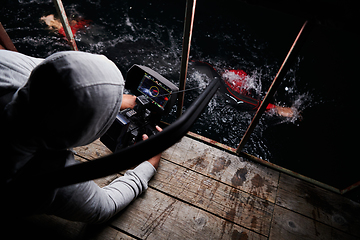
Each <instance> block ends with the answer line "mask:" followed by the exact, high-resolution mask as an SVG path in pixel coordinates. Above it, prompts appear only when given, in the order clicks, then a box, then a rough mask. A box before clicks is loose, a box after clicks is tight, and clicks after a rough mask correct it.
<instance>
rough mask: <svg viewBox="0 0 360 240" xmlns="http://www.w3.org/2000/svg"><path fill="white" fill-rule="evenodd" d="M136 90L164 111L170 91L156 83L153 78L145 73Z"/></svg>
mask: <svg viewBox="0 0 360 240" xmlns="http://www.w3.org/2000/svg"><path fill="white" fill-rule="evenodd" d="M137 90H138V91H139V92H141V93H142V94H144V95H145V96H147V97H148V99H150V101H152V102H153V103H155V105H157V106H158V107H160V108H161V109H162V110H164V107H165V105H166V103H167V102H168V101H169V98H170V96H171V93H172V90H171V89H170V88H168V87H167V86H165V85H164V84H162V83H161V82H159V81H157V80H156V79H155V78H154V77H153V76H151V75H149V74H147V73H145V74H144V77H143V78H142V80H141V82H140V84H139V86H138V88H137Z"/></svg>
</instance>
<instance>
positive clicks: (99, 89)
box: [0, 50, 156, 223]
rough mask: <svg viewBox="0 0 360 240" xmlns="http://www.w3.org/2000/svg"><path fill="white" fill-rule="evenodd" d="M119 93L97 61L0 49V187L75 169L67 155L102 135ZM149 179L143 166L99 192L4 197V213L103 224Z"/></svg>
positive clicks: (102, 61) (88, 186)
mask: <svg viewBox="0 0 360 240" xmlns="http://www.w3.org/2000/svg"><path fill="white" fill-rule="evenodd" d="M123 88H124V80H123V77H122V75H121V72H120V71H119V70H118V68H117V67H116V65H115V64H114V63H113V62H111V61H110V60H108V59H107V58H106V57H105V56H102V55H95V54H90V53H84V52H74V51H71V52H60V53H55V54H53V55H51V56H49V57H48V58H46V59H39V58H32V57H29V56H26V55H23V54H20V53H16V52H11V51H6V50H0V132H1V136H0V138H1V139H0V152H1V156H0V158H1V162H2V166H3V167H2V173H1V176H2V178H3V183H5V184H6V182H9V181H11V180H12V179H13V178H16V177H17V176H18V175H22V174H27V173H29V172H37V171H38V172H41V171H46V170H50V169H55V168H61V167H64V166H68V165H71V164H76V163H75V161H74V156H73V154H72V152H71V151H70V150H69V149H71V148H73V147H77V146H82V145H86V144H89V143H91V142H92V141H94V140H96V139H97V138H99V137H100V136H102V134H104V133H105V132H106V130H107V129H108V128H109V127H110V126H111V124H112V122H113V121H114V119H115V116H116V114H117V112H118V111H119V109H120V105H121V100H122V93H123ZM119 161H129V159H119ZM155 172H156V171H155V169H154V167H153V166H152V165H151V164H150V163H149V162H147V161H146V162H143V163H142V164H140V165H139V166H138V167H137V168H135V169H134V170H129V171H127V172H126V173H125V176H123V177H120V178H117V179H115V180H114V181H113V182H112V183H111V184H110V185H108V186H106V187H104V188H100V187H98V186H97V185H96V184H95V183H94V182H93V181H89V182H84V183H80V184H75V185H71V186H67V187H63V188H60V189H55V190H53V191H51V192H42V193H41V194H33V195H31V196H28V195H27V196H21V194H17V195H16V196H17V197H16V198H17V199H11V197H12V196H6V197H7V198H8V199H9V200H10V201H8V202H10V203H13V204H14V205H15V204H16V206H8V207H9V208H10V209H11V208H13V212H14V213H15V212H17V213H26V214H29V213H31V214H32V213H49V214H54V215H57V216H60V217H63V218H66V219H69V220H76V221H83V222H93V223H94V222H96V223H99V222H104V221H106V220H108V219H109V218H111V217H112V216H113V215H114V214H116V213H117V212H119V211H120V210H121V209H123V208H124V207H125V206H126V205H128V204H129V203H130V202H131V201H132V200H133V199H134V198H135V197H136V196H138V195H139V194H140V193H141V192H143V191H144V190H145V189H146V188H147V183H148V181H149V180H150V178H151V177H152V176H153V174H154V173H155ZM25 176H26V175H25ZM44 181H51V179H44ZM39 188H40V189H41V186H34V189H39ZM37 192H38V191H37ZM19 196H20V197H19Z"/></svg>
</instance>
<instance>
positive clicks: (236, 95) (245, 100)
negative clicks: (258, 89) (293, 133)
mask: <svg viewBox="0 0 360 240" xmlns="http://www.w3.org/2000/svg"><path fill="white" fill-rule="evenodd" d="M191 65H192V66H193V67H194V68H195V69H197V70H198V71H201V72H203V73H205V74H206V75H208V76H209V77H210V78H219V79H221V80H222V81H221V83H222V84H221V87H220V89H219V91H220V93H221V94H222V95H223V96H224V97H225V98H226V99H227V100H228V101H229V103H230V104H231V105H233V106H235V107H236V108H237V109H240V110H244V111H256V110H257V109H258V108H259V107H260V104H261V101H260V100H257V99H255V98H252V97H250V92H249V91H248V90H247V89H246V88H245V85H246V81H247V78H246V76H247V73H246V72H244V71H243V70H226V71H223V72H222V74H221V75H220V74H219V72H218V71H217V70H216V69H215V68H213V67H212V66H211V65H210V64H208V63H206V62H201V61H192V62H191ZM229 73H230V74H229ZM229 75H231V78H229ZM266 110H267V111H274V112H275V113H276V114H277V115H279V116H282V117H288V118H292V117H294V116H295V115H296V114H295V113H296V112H297V110H296V109H293V108H290V107H282V106H277V105H274V104H271V103H269V104H268V106H267V107H266ZM300 117H301V116H300Z"/></svg>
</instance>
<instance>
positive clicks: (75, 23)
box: [40, 14, 91, 37]
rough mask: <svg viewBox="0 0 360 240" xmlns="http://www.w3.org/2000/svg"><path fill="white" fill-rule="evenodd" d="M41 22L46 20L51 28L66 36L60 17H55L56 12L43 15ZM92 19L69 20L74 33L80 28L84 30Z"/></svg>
mask: <svg viewBox="0 0 360 240" xmlns="http://www.w3.org/2000/svg"><path fill="white" fill-rule="evenodd" d="M40 22H44V23H45V24H46V25H47V26H48V28H49V29H50V30H53V31H56V32H58V33H59V34H60V35H62V36H63V37H66V35H65V31H64V28H63V26H62V24H61V22H60V20H59V19H57V18H55V16H54V14H50V15H47V16H42V17H41V18H40ZM90 22H91V20H85V19H78V20H75V19H72V20H70V21H69V25H70V28H71V31H72V33H73V34H74V35H75V33H76V32H77V31H79V30H82V29H84V28H86V27H88V26H89V25H90Z"/></svg>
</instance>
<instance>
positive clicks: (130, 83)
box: [100, 64, 179, 152]
mask: <svg viewBox="0 0 360 240" xmlns="http://www.w3.org/2000/svg"><path fill="white" fill-rule="evenodd" d="M125 88H126V89H128V90H130V92H131V93H132V94H134V95H135V96H137V98H136V106H135V107H134V109H130V108H129V109H125V110H122V111H120V112H119V113H118V114H117V116H116V119H115V121H114V123H113V124H112V125H111V127H110V128H109V130H108V131H107V132H106V133H105V134H104V135H103V136H102V137H101V138H100V140H101V141H102V142H103V143H104V144H105V145H106V146H107V147H108V148H109V149H110V150H111V151H113V152H116V151H118V150H120V149H122V148H125V147H127V146H130V145H132V144H134V143H136V142H138V141H141V140H142V135H143V134H147V135H148V136H151V135H154V134H156V133H157V130H156V128H155V126H156V125H157V124H158V123H159V122H160V119H161V117H162V116H163V115H165V114H168V113H169V112H170V110H171V108H172V107H173V105H174V103H175V101H176V99H177V92H178V90H179V89H178V88H177V87H176V86H175V85H174V84H173V83H171V82H170V81H169V80H167V79H166V78H164V77H163V76H161V75H160V74H159V73H157V72H155V71H154V70H152V69H150V68H148V67H145V66H141V65H136V64H135V65H133V66H132V67H131V68H130V69H129V71H128V72H127V74H126V82H125Z"/></svg>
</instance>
